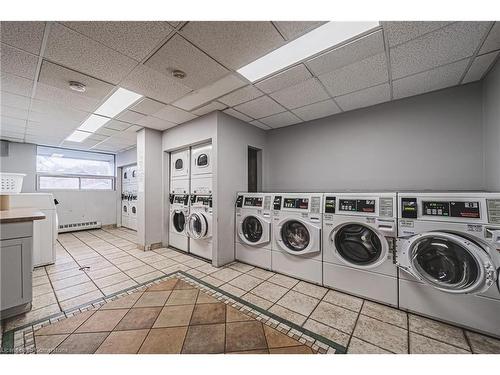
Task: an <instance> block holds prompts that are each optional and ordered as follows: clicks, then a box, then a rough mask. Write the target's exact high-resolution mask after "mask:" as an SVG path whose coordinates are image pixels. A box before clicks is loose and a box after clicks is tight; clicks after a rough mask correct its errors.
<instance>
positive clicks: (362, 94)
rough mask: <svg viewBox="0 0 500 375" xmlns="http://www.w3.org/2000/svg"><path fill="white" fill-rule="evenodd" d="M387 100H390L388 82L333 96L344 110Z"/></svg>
mask: <svg viewBox="0 0 500 375" xmlns="http://www.w3.org/2000/svg"><path fill="white" fill-rule="evenodd" d="M389 100H391V88H390V86H389V84H388V83H384V84H382V85H378V86H374V87H370V88H367V89H364V90H360V91H356V92H353V93H350V94H347V95H343V96H338V97H336V98H335V101H336V102H337V103H338V105H339V106H341V107H342V109H343V110H344V111H350V110H352V109H356V108H363V107H368V106H371V105H375V104H379V103H383V102H387V101H389Z"/></svg>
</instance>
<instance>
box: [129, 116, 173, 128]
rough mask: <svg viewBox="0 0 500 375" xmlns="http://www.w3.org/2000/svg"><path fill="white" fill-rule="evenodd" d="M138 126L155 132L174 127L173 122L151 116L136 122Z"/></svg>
mask: <svg viewBox="0 0 500 375" xmlns="http://www.w3.org/2000/svg"><path fill="white" fill-rule="evenodd" d="M138 124H139V125H141V126H144V127H145V128H151V129H156V130H165V129H168V128H171V127H174V126H175V125H176V124H174V123H173V122H169V121H165V120H162V119H159V118H156V117H153V116H147V117H146V118H144V119H142V120H140V121H138Z"/></svg>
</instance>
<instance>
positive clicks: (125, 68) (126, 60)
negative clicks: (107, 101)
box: [44, 23, 137, 84]
mask: <svg viewBox="0 0 500 375" xmlns="http://www.w3.org/2000/svg"><path fill="white" fill-rule="evenodd" d="M44 56H45V57H47V58H48V59H50V60H52V61H54V62H57V63H59V64H62V65H64V66H66V67H68V68H71V69H74V70H78V71H80V72H82V73H85V74H89V75H91V76H94V77H96V78H99V79H102V80H104V81H106V82H111V83H113V84H117V83H118V82H120V80H121V79H122V78H123V77H125V76H126V75H127V73H129V72H130V71H131V70H132V68H133V67H134V66H135V65H136V64H137V62H136V61H135V60H133V59H131V58H130V57H128V56H125V55H122V54H121V53H118V52H116V51H114V50H112V49H111V48H108V47H105V46H104V45H102V44H101V43H98V42H96V41H94V40H92V39H90V38H87V37H86V36H83V35H81V34H79V33H77V32H76V31H73V30H71V29H69V28H67V27H65V26H63V25H61V24H59V23H53V24H52V25H51V27H50V33H49V38H48V40H47V46H46V48H45V53H44Z"/></svg>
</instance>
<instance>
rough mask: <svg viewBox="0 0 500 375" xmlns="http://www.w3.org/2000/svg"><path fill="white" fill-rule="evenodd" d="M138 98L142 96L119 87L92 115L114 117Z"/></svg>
mask: <svg viewBox="0 0 500 375" xmlns="http://www.w3.org/2000/svg"><path fill="white" fill-rule="evenodd" d="M140 98H142V95H140V94H137V93H135V92H133V91H129V90H125V89H123V88H121V87H120V88H118V90H116V91H115V92H114V93H113V95H111V96H110V97H109V98H108V99H107V100H106V101H105V102H104V103H103V104H102V105H101V106H100V107H99V108H97V110H96V111H95V112H94V113H96V114H98V115H102V116H107V117H115V116H116V115H117V114H119V113H120V112H122V111H123V110H125V109H126V108H128V107H129V106H130V105H131V104H133V103H135V102H136V101H137V100H139V99H140Z"/></svg>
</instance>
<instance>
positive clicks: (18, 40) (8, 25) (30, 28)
mask: <svg viewBox="0 0 500 375" xmlns="http://www.w3.org/2000/svg"><path fill="white" fill-rule="evenodd" d="M0 26H1V32H0V39H1V41H2V43H6V44H8V45H11V46H13V47H16V48H20V49H22V50H24V51H26V52H30V53H34V54H35V55H39V54H40V47H41V46H42V40H43V31H44V29H45V22H28V21H2V22H1V23H0Z"/></svg>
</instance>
